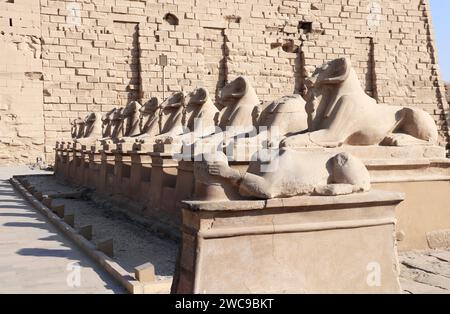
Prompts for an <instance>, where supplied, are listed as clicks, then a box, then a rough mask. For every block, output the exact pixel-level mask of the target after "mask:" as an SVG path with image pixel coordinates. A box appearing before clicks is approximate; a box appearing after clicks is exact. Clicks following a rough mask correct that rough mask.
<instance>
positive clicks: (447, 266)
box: [399, 250, 450, 294]
mask: <svg viewBox="0 0 450 314" xmlns="http://www.w3.org/2000/svg"><path fill="white" fill-rule="evenodd" d="M399 259H400V267H401V278H400V283H401V285H402V288H403V291H404V292H405V293H407V294H435V293H439V294H450V250H448V251H446V250H433V251H414V252H406V253H401V254H399Z"/></svg>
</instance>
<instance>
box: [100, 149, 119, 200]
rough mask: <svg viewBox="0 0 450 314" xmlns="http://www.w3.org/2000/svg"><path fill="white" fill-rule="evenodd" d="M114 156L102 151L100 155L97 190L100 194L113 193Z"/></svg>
mask: <svg viewBox="0 0 450 314" xmlns="http://www.w3.org/2000/svg"><path fill="white" fill-rule="evenodd" d="M115 159H116V158H115V155H114V154H112V153H109V152H105V151H103V152H102V153H101V165H100V176H99V181H98V186H97V189H98V191H99V192H100V193H104V194H111V193H114V182H115V173H114V172H115V171H114V168H115V167H114V163H115Z"/></svg>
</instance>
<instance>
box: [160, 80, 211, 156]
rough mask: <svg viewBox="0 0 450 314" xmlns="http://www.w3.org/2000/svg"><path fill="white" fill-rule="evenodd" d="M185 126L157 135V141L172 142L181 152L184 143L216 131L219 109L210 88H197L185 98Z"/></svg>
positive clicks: (174, 149) (187, 143)
mask: <svg viewBox="0 0 450 314" xmlns="http://www.w3.org/2000/svg"><path fill="white" fill-rule="evenodd" d="M185 102H186V106H185V108H184V111H183V122H182V125H183V128H182V129H173V130H172V131H171V132H169V133H164V134H161V135H159V136H157V137H156V143H159V144H170V145H172V146H173V147H172V149H173V151H174V152H176V153H179V152H180V151H181V146H182V145H190V144H192V143H194V142H195V141H196V140H197V139H199V138H202V137H205V136H209V135H211V134H213V133H214V132H215V131H216V126H217V119H218V115H219V110H218V109H217V107H216V106H215V105H214V103H213V102H212V100H211V98H210V96H209V92H208V90H206V89H205V88H203V87H200V88H196V89H195V90H194V91H193V92H191V93H189V94H188V95H187V96H186V99H185Z"/></svg>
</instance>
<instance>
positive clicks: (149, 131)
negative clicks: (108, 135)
mask: <svg viewBox="0 0 450 314" xmlns="http://www.w3.org/2000/svg"><path fill="white" fill-rule="evenodd" d="M160 110H161V107H160V105H159V100H158V98H156V97H153V98H152V99H150V100H149V101H147V102H146V103H145V104H144V105H143V106H142V107H140V108H139V110H138V111H139V120H138V124H137V127H136V128H135V129H134V131H133V132H131V134H130V135H128V136H125V137H122V138H120V139H119V140H118V143H119V145H120V146H121V150H122V151H127V150H132V148H133V145H134V144H135V143H136V142H137V141H140V140H141V139H145V138H151V137H154V136H156V135H158V134H159V133H160V126H159V117H160Z"/></svg>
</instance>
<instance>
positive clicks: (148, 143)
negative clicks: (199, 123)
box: [135, 92, 186, 151]
mask: <svg viewBox="0 0 450 314" xmlns="http://www.w3.org/2000/svg"><path fill="white" fill-rule="evenodd" d="M185 97H186V95H185V93H184V92H177V93H174V94H173V95H171V96H170V97H169V98H167V99H166V100H165V101H164V102H163V103H162V104H161V105H160V106H159V115H158V117H157V122H158V127H157V129H153V130H152V132H147V133H146V134H143V135H140V136H138V137H136V139H135V142H136V143H140V150H141V151H152V150H153V145H154V144H155V142H156V140H157V139H158V138H159V137H160V136H161V135H163V134H166V135H170V134H172V132H174V133H176V132H180V131H179V130H183V111H184V104H185Z"/></svg>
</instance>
